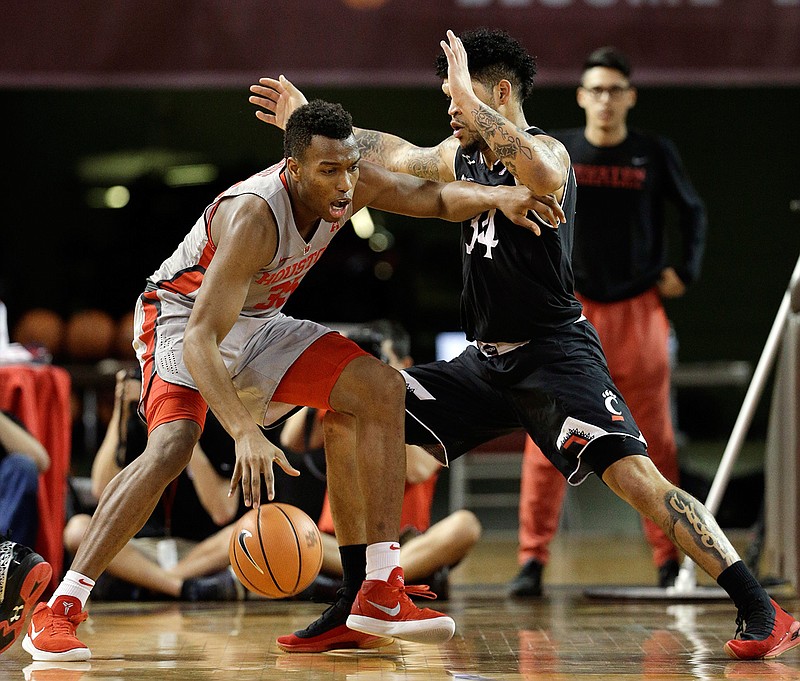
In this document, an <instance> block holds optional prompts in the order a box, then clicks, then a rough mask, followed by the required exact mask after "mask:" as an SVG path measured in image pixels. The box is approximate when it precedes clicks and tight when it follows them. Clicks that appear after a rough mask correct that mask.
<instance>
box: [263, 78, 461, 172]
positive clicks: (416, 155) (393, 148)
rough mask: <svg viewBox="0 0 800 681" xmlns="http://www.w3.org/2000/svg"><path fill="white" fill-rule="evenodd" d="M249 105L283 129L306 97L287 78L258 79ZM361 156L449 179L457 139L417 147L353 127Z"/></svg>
mask: <svg viewBox="0 0 800 681" xmlns="http://www.w3.org/2000/svg"><path fill="white" fill-rule="evenodd" d="M250 92H252V95H251V96H250V98H249V101H250V103H251V104H255V105H256V106H257V107H259V108H260V110H258V111H256V118H258V119H259V120H260V121H264V123H269V124H270V125H274V126H275V127H277V128H280V129H281V130H285V129H286V121H287V120H288V119H289V116H290V115H291V114H292V112H293V111H294V110H295V109H297V108H298V107H300V106H302V105H303V104H306V102H307V100H306V98H305V95H303V93H302V92H300V90H298V89H297V88H296V87H295V86H294V85H293V84H292V83H291V82H290V81H289V80H288V79H287V78H285V77H284V76H280V77H278V78H277V79H275V78H261V79H259V81H258V84H257V85H251V86H250ZM354 132H355V135H356V140H357V141H358V147H359V149H360V150H361V156H362V158H365V159H367V160H368V161H372V163H376V164H378V165H381V166H383V167H384V168H388V169H389V170H392V171H394V172H397V173H407V174H409V175H416V176H417V177H420V178H422V179H423V180H436V181H437V182H452V181H453V180H455V177H454V176H453V157H454V156H455V153H456V149H457V148H458V142H456V141H455V140H454V139H452V138H448V139H446V140H445V141H443V142H442V143H441V144H439V145H437V146H435V147H417V146H414V145H413V144H411V143H410V142H407V141H406V140H404V139H402V138H400V137H397V136H395V135H390V134H389V133H386V132H378V131H377V130H363V129H361V128H354Z"/></svg>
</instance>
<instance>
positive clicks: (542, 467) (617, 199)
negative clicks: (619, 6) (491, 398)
mask: <svg viewBox="0 0 800 681" xmlns="http://www.w3.org/2000/svg"><path fill="white" fill-rule="evenodd" d="M630 75H631V68H630V63H629V61H628V59H627V57H625V55H623V54H621V53H620V52H619V51H617V50H615V49H614V48H610V47H603V48H599V49H597V50H594V51H593V52H592V53H591V54H590V55H589V56H588V57H587V59H586V61H585V63H584V67H583V75H582V77H581V85H580V87H579V88H578V90H577V101H578V104H579V106H580V107H581V108H582V109H583V110H584V111H585V113H586V125H585V127H580V128H573V129H570V130H563V131H554V133H553V135H554V136H555V137H556V138H558V139H559V140H561V141H562V142H563V143H564V146H565V147H566V148H567V151H569V154H570V158H571V159H572V163H573V167H574V168H575V176H576V178H577V181H578V206H579V209H578V212H577V214H576V216H575V247H574V248H573V251H572V262H573V267H574V272H575V288H576V290H577V292H578V299H579V300H580V302H581V303H582V304H583V309H584V314H585V315H586V316H587V317H588V318H589V320H590V321H591V322H592V325H593V326H594V327H595V328H596V329H597V332H598V335H599V336H600V341H601V343H602V344H603V348H604V350H605V354H606V359H607V361H608V366H609V369H610V371H611V377H612V378H613V379H614V382H615V383H616V385H617V387H618V388H619V389H620V390H621V391H622V393H623V394H624V395H625V400H626V401H627V403H628V405H629V406H630V408H631V411H632V412H633V413H634V415H635V416H636V422H637V423H638V425H639V427H640V428H641V429H642V433H643V434H644V436H645V438H646V440H647V451H648V454H649V456H650V458H651V459H652V461H653V463H655V464H656V466H657V468H658V470H659V471H660V472H661V473H662V475H664V477H666V478H667V479H668V480H670V481H672V482H674V483H678V482H679V469H678V454H677V446H676V444H675V431H674V428H673V425H672V414H671V412H672V405H671V399H670V357H669V352H668V344H669V336H670V325H669V320H668V319H667V315H666V312H665V310H664V306H663V304H662V298H677V297H679V296H681V295H683V293H684V292H685V291H686V287H687V286H688V285H690V284H692V283H693V282H694V281H695V279H696V278H697V276H698V274H699V271H700V264H701V259H702V255H703V250H704V246H705V234H706V214H705V208H704V206H703V202H702V201H701V200H700V197H699V196H698V195H697V192H696V191H695V190H694V187H693V186H692V183H691V182H690V180H689V178H688V177H687V175H686V172H685V171H684V169H683V164H682V163H681V159H680V156H679V155H678V152H677V150H676V148H675V145H674V144H673V143H672V142H671V141H669V140H668V139H666V138H664V137H662V136H660V135H653V134H650V133H646V132H642V131H640V130H635V129H630V128H629V127H628V124H627V118H628V112H629V111H630V110H631V109H632V108H633V106H634V105H635V104H636V99H637V92H636V88H635V87H634V86H633V85H631V80H630ZM668 203H669V204H672V205H673V206H674V207H675V208H676V213H677V215H678V221H677V228H678V229H677V230H676V231H679V232H680V237H681V238H680V242H681V246H682V249H681V253H680V256H679V257H678V258H677V259H676V261H675V263H674V266H673V264H672V263H671V262H670V261H668V259H667V233H668V228H669V227H670V226H671V225H670V224H669V221H668V220H667V219H666V217H667V213H666V204H668ZM537 449H538V448H537V447H536V445H535V444H534V443H533V441H532V440H531V439H530V438H528V440H527V441H526V443H525V454H524V459H523V464H522V484H521V485H520V507H519V556H518V558H519V562H520V564H521V565H522V568H521V570H520V572H519V574H518V575H517V576H516V577H515V578H514V580H513V581H512V582H511V584H510V588H509V591H510V593H511V594H512V595H514V596H522V597H530V596H537V595H540V594H541V574H542V568H543V567H544V565H546V564H547V562H548V559H549V545H550V542H551V541H552V539H553V536H554V534H555V531H556V528H557V527H558V517H559V514H560V511H561V504H562V501H563V498H564V492H565V489H566V485H565V484H564V481H563V480H562V479H561V478H560V476H559V475H558V474H557V473H556V472H555V471H554V470H553V469H552V467H551V466H548V464H547V461H546V460H544V459H543V457H542V456H540V454H539V452H538V451H537ZM643 527H644V531H645V536H646V538H647V541H648V543H649V544H650V546H651V548H652V555H653V563H654V564H655V566H656V568H657V571H658V584H659V586H662V587H667V586H672V584H674V582H675V579H676V577H677V575H678V569H679V567H680V566H679V563H678V559H679V555H678V551H677V549H676V547H675V545H674V544H673V543H672V541H671V540H670V538H669V537H668V536H667V535H666V534H665V533H664V532H663V531H662V530H661V529H660V528H659V527H658V526H657V525H656V524H655V523H654V522H653V521H651V520H650V519H649V518H644V520H643Z"/></svg>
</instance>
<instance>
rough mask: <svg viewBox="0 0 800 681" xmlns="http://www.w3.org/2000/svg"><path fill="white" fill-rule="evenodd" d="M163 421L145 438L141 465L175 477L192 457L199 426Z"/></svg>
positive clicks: (184, 422)
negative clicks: (145, 443)
mask: <svg viewBox="0 0 800 681" xmlns="http://www.w3.org/2000/svg"><path fill="white" fill-rule="evenodd" d="M176 424H179V425H174V426H173V424H171V423H165V424H163V425H161V426H159V427H158V428H156V429H155V430H154V431H153V432H152V433H151V434H150V437H149V438H148V440H147V447H146V448H145V450H144V453H143V454H142V457H143V459H144V461H143V465H145V466H147V467H148V468H151V469H154V470H157V471H160V472H161V473H163V475H164V476H167V475H168V476H170V477H169V479H170V480H171V479H173V478H175V477H176V476H177V475H178V474H179V473H180V472H181V471H182V470H183V469H184V468H186V466H188V465H189V461H190V459H191V458H192V451H193V450H194V446H195V445H196V444H197V440H198V438H199V436H200V427H199V426H198V425H197V424H195V423H191V422H187V421H183V422H176Z"/></svg>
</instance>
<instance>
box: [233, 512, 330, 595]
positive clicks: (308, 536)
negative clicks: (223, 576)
mask: <svg viewBox="0 0 800 681" xmlns="http://www.w3.org/2000/svg"><path fill="white" fill-rule="evenodd" d="M229 555H230V559H231V566H232V567H233V571H234V572H235V573H236V576H237V577H238V578H239V581H241V583H242V584H244V585H245V586H246V587H247V588H248V589H249V590H250V591H252V592H254V593H257V594H261V595H262V596H266V597H267V598H287V597H289V596H294V595H295V594H298V593H300V592H301V591H302V590H303V589H305V588H306V587H307V586H309V585H310V584H311V582H313V581H314V579H315V578H316V576H317V575H318V574H319V569H320V568H321V567H322V541H321V539H320V536H319V529H317V526H316V525H315V524H314V521H313V520H311V518H309V517H308V515H306V514H305V513H304V512H303V511H301V510H300V509H299V508H297V507H296V506H291V505H289V504H280V503H272V504H265V505H264V506H260V507H259V508H257V509H256V508H254V509H252V510H250V511H248V512H247V513H245V514H244V515H243V516H242V517H241V518H239V520H238V521H237V522H236V524H235V525H234V529H233V534H232V535H231V543H230V549H229Z"/></svg>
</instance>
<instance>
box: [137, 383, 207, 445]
mask: <svg viewBox="0 0 800 681" xmlns="http://www.w3.org/2000/svg"><path fill="white" fill-rule="evenodd" d="M207 411H208V405H207V404H206V401H205V400H204V399H203V398H202V397H201V396H200V393H199V392H198V391H197V390H194V389H193V388H187V387H186V386H183V385H175V384H174V383H167V382H166V381H165V380H164V379H163V378H161V377H160V376H153V379H152V380H151V381H150V385H149V386H148V389H147V392H146V393H145V396H144V413H145V418H146V419H147V434H148V435H149V434H150V433H152V432H153V430H154V429H155V428H157V427H158V426H160V425H162V424H163V423H169V422H170V421H182V420H184V419H186V420H189V421H194V422H195V423H196V424H197V425H198V426H200V429H201V430H202V429H203V426H205V423H206V413H207Z"/></svg>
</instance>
